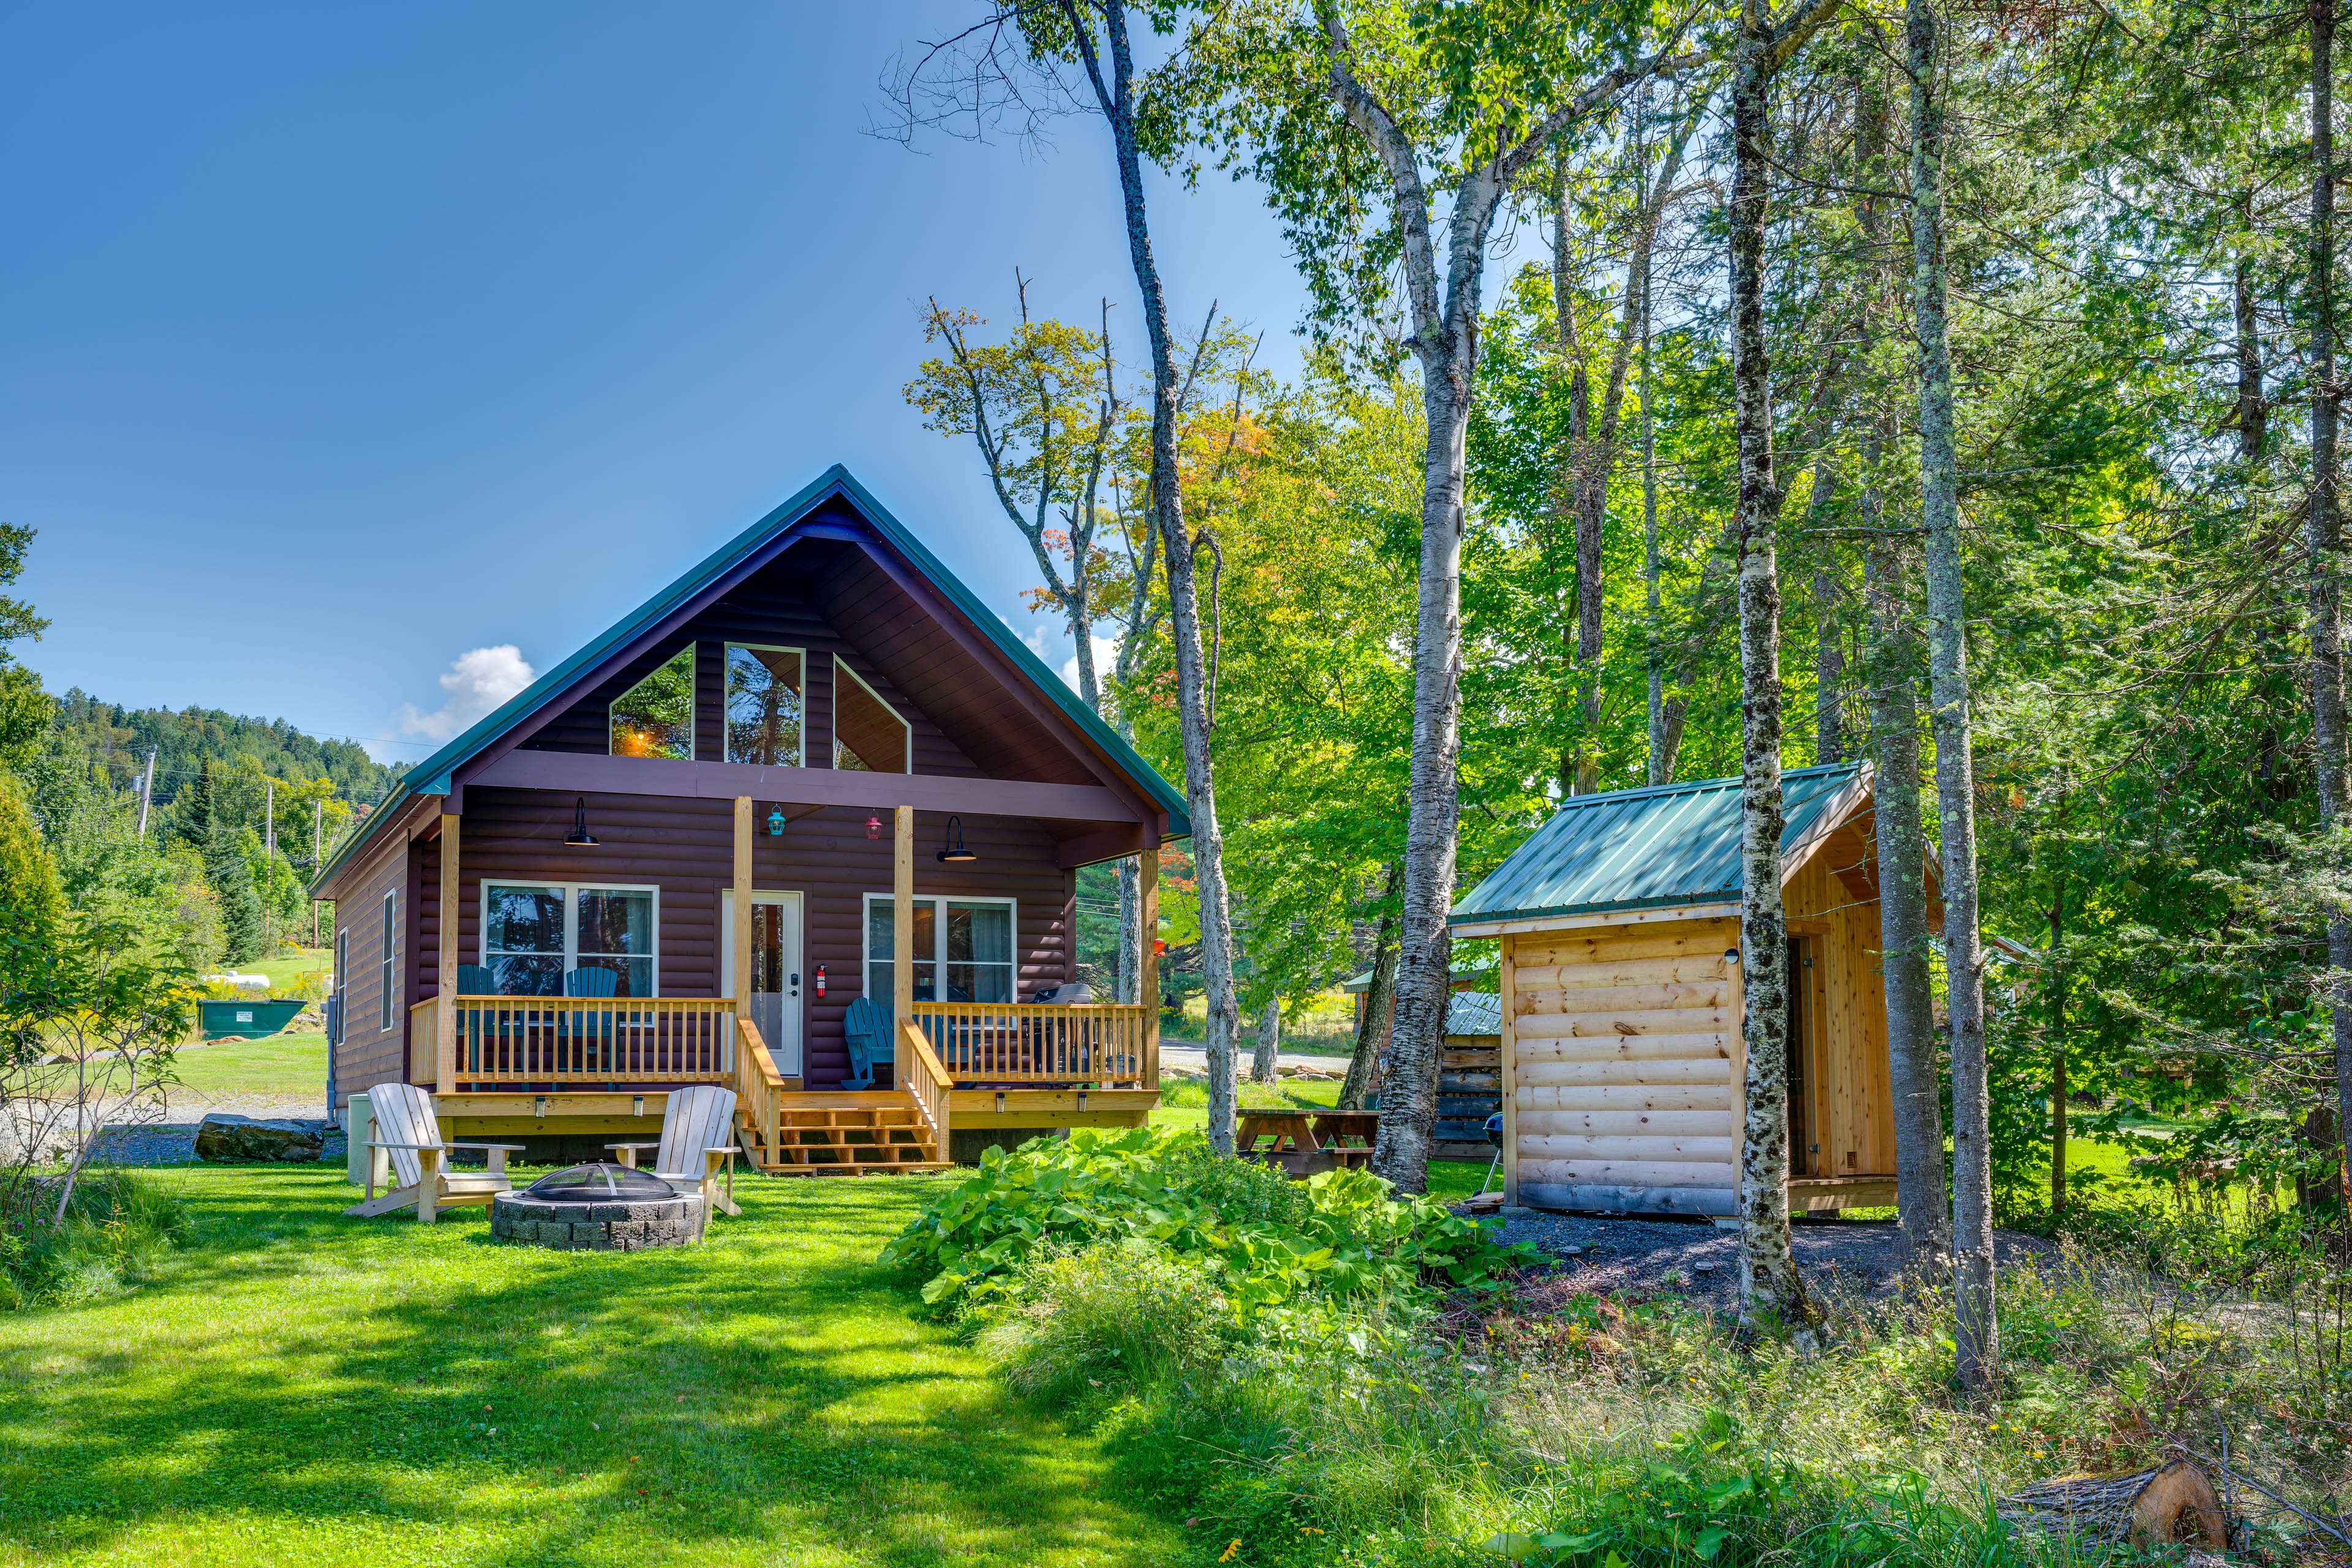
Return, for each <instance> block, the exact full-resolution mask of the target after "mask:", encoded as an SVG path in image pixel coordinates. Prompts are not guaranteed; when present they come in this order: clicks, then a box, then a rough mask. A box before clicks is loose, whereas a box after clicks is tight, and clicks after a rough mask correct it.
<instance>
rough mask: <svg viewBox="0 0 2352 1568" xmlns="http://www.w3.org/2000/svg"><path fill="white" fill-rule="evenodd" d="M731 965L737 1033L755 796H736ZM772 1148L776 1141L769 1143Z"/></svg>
mask: <svg viewBox="0 0 2352 1568" xmlns="http://www.w3.org/2000/svg"><path fill="white" fill-rule="evenodd" d="M727 952H728V967H729V968H730V969H732V970H733V971H734V972H735V1019H736V1025H735V1034H736V1037H737V1038H738V1040H739V1041H740V1038H741V1036H742V1032H743V1030H742V1024H743V1020H744V1019H747V1018H749V1017H750V1016H751V796H750V795H737V796H736V797H735V929H734V930H733V931H730V933H729V934H728V939H727ZM769 1146H770V1147H771V1148H772V1147H774V1145H773V1144H771V1145H769Z"/></svg>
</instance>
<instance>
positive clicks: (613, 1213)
mask: <svg viewBox="0 0 2352 1568" xmlns="http://www.w3.org/2000/svg"><path fill="white" fill-rule="evenodd" d="M708 1219H709V1214H708V1213H707V1212H706V1210H705V1208H704V1205H703V1202H702V1194H699V1193H681V1192H679V1191H677V1189H676V1188H674V1187H672V1186H671V1185H670V1184H668V1183H667V1182H665V1181H663V1180H662V1179H661V1178H660V1177H659V1176H656V1175H654V1174H652V1173H650V1172H646V1171H633V1170H631V1169H629V1168H628V1167H627V1166H625V1165H614V1164H608V1163H601V1162H600V1163H596V1164H593V1165H572V1166H570V1167H569V1168H567V1169H564V1170H561V1171H557V1172H555V1173H553V1174H551V1175H546V1176H541V1178H540V1179H539V1180H537V1181H535V1182H533V1183H532V1184H530V1186H528V1187H525V1188H524V1189H523V1190H522V1191H521V1192H519V1193H500V1194H499V1195H498V1196H497V1197H495V1198H493V1199H491V1200H490V1234H491V1235H492V1236H495V1237H499V1239H500V1240H502V1241H519V1242H525V1243H529V1244H530V1245H532V1246H537V1247H564V1248H570V1249H584V1250H588V1251H593V1252H635V1251H638V1250H640V1249H641V1248H644V1247H685V1246H688V1244H690V1243H693V1242H697V1241H700V1240H701V1239H702V1226H703V1224H704V1222H705V1221H706V1220H708Z"/></svg>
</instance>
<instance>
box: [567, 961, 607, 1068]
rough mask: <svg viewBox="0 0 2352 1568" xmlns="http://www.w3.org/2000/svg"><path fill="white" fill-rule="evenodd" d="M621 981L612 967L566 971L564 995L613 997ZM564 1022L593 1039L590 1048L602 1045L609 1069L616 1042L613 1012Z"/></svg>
mask: <svg viewBox="0 0 2352 1568" xmlns="http://www.w3.org/2000/svg"><path fill="white" fill-rule="evenodd" d="M620 984H621V977H620V976H619V975H618V974H615V973H613V972H612V971H611V970H609V969H602V968H598V969H572V970H567V971H566V972H565V973H564V976H563V994H565V995H566V996H592V997H604V996H610V995H612V994H614V992H615V991H616V990H617V989H618V988H619V986H620ZM563 1022H564V1025H565V1026H566V1028H567V1029H577V1030H579V1032H580V1037H581V1039H582V1040H583V1041H587V1042H591V1044H590V1046H589V1048H590V1049H591V1050H593V1049H594V1048H595V1047H596V1046H598V1045H601V1046H603V1047H604V1052H605V1056H606V1058H607V1060H606V1061H605V1062H604V1066H606V1067H608V1068H609V1067H610V1066H611V1062H610V1059H609V1058H610V1057H611V1054H612V1045H613V1015H612V1014H611V1013H610V1012H609V1011H607V1012H602V1013H596V1014H593V1015H591V1016H587V1017H584V1018H583V1017H580V1016H576V1015H573V1016H567V1017H566V1018H565V1019H564V1020H563ZM563 1032H564V1030H559V1031H558V1034H559V1036H561V1035H562V1033H563Z"/></svg>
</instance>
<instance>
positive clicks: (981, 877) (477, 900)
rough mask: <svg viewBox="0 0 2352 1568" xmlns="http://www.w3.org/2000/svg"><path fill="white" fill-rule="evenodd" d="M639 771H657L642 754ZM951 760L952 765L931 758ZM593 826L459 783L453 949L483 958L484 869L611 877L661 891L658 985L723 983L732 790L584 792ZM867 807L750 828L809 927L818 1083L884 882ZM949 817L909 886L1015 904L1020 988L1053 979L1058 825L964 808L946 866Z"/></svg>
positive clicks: (886, 874) (1064, 975)
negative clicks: (820, 971) (706, 795)
mask: <svg viewBox="0 0 2352 1568" xmlns="http://www.w3.org/2000/svg"><path fill="white" fill-rule="evenodd" d="M645 765H646V766H647V767H660V766H661V765H662V764H661V763H657V762H648V763H646V764H645ZM938 771H940V772H944V771H946V770H944V769H941V770H938ZM587 802H588V825H589V827H590V829H591V830H592V831H593V832H594V834H595V835H596V837H597V838H598V839H599V840H601V842H600V843H599V844H598V846H597V847H595V848H593V849H569V848H566V847H564V844H563V837H564V835H565V834H566V833H567V832H569V831H570V830H571V826H572V803H571V801H569V800H566V799H559V798H557V797H554V796H551V795H540V794H536V793H534V792H531V791H527V790H507V789H492V788H482V787H477V788H474V789H470V790H468V791H467V795H466V816H465V822H464V826H463V828H462V830H461V834H460V837H459V854H458V868H459V871H460V873H461V888H462V898H463V904H462V907H461V909H460V910H459V919H458V949H457V954H458V960H459V962H460V963H479V962H481V884H482V880H483V879H485V878H488V879H490V880H491V881H505V880H515V881H532V880H539V881H549V882H588V883H595V882H612V883H635V884H639V885H646V884H650V885H653V886H656V887H658V888H660V889H661V915H660V921H661V924H660V931H659V933H658V938H657V941H658V943H659V950H660V958H661V991H662V994H664V995H667V996H716V995H718V994H719V970H720V955H719V892H720V889H724V888H726V887H729V886H730V885H731V884H732V882H733V880H734V854H735V851H734V820H735V819H734V806H733V804H732V803H731V802H729V801H723V800H720V801H709V800H694V799H685V798H673V797H669V796H663V795H590V796H588V797H587ZM869 815H871V814H869V813H865V812H855V811H847V810H840V809H829V810H824V811H819V812H817V813H815V814H814V815H813V816H804V817H796V818H794V819H793V822H792V824H791V825H790V826H788V827H786V828H785V830H784V834H783V836H782V837H781V838H774V837H769V836H768V835H767V833H766V831H765V828H764V824H763V825H762V826H761V831H760V832H759V833H758V835H757V836H756V837H754V838H753V840H752V857H751V860H752V881H753V885H754V886H755V887H757V888H758V889H760V890H761V891H762V892H769V891H782V892H798V893H800V894H801V895H802V907H803V919H804V923H805V927H806V929H805V931H804V932H803V950H804V951H803V959H802V962H803V963H805V964H807V965H809V968H808V969H806V970H804V971H803V982H804V983H803V985H802V987H801V997H802V1005H803V1007H805V1008H806V1009H807V1011H806V1012H805V1013H804V1014H803V1020H802V1034H801V1038H802V1046H803V1056H802V1062H803V1080H804V1081H805V1082H806V1083H807V1085H808V1087H810V1088H811V1089H830V1088H835V1087H838V1086H839V1084H840V1082H841V1080H842V1079H843V1078H845V1077H846V1076H847V1073H848V1067H849V1057H848V1051H847V1048H846V1047H845V1044H844V1041H843V1036H842V1026H841V1021H842V1015H843V1013H844V1012H845V1011H846V1010H847V1008H848V1006H849V1004H850V1002H851V1001H852V1000H853V999H855V998H856V996H857V995H858V994H859V993H860V992H861V990H862V989H863V986H864V977H863V975H862V973H860V971H861V963H860V956H861V953H862V951H863V937H862V922H863V921H864V918H865V916H864V901H863V895H865V894H866V893H869V892H871V893H887V892H888V891H889V890H890V854H891V821H890V816H889V814H887V813H883V814H881V818H880V820H881V824H882V827H881V834H880V837H876V838H868V837H866V818H867V816H869ZM946 826H947V819H946V817H944V816H935V815H934V814H932V813H929V812H918V813H917V814H916V817H915V837H916V858H915V891H916V893H917V894H918V895H919V896H921V895H945V896H949V897H954V896H957V895H964V896H969V897H973V898H995V899H1003V898H1011V899H1016V900H1019V917H1020V931H1019V952H1020V963H1021V970H1020V973H1021V986H1022V994H1023V995H1024V996H1025V995H1027V994H1030V993H1031V992H1033V991H1034V990H1035V989H1036V988H1037V987H1039V986H1042V985H1055V984H1061V983H1062V982H1064V981H1065V980H1067V979H1069V978H1071V976H1072V975H1073V973H1075V965H1074V957H1075V955H1074V953H1073V952H1072V949H1071V942H1070V930H1071V921H1072V918H1073V915H1074V914H1075V907H1074V902H1073V900H1074V895H1075V889H1076V879H1075V878H1074V877H1073V876H1072V875H1071V874H1070V873H1067V872H1065V871H1063V870H1062V869H1060V868H1059V865H1058V863H1057V859H1056V851H1055V841H1054V839H1053V837H1051V836H1050V835H1049V834H1047V833H1046V832H1045V829H1043V828H1042V827H1040V826H1037V825H1036V824H1035V823H1034V822H1028V821H1023V820H1019V819H1016V818H1011V817H987V816H973V817H967V818H965V819H964V824H963V828H964V839H965V842H966V843H967V844H969V845H970V846H971V847H972V848H973V849H975V850H977V851H978V852H979V854H980V857H981V858H980V859H979V860H978V861H976V862H974V863H972V864H970V865H965V866H959V867H950V866H942V865H940V864H939V863H938V862H937V861H936V860H934V859H933V858H932V851H934V850H936V849H937V848H938V847H939V846H940V842H941V835H942V834H943V832H944V830H945V828H946ZM417 851H418V861H419V865H420V868H421V869H422V873H423V874H422V875H421V876H420V877H419V878H418V881H419V882H420V883H421V887H420V889H419V892H418V896H417V900H416V903H417V906H418V910H419V920H418V922H417V923H418V927H419V935H418V939H417V952H416V957H415V962H414V963H412V964H411V965H410V966H409V969H410V973H412V974H415V975H421V977H422V984H423V990H422V993H421V994H423V995H427V996H429V995H432V994H434V990H435V983H436V977H437V975H438V973H439V964H440V956H441V955H440V933H441V910H440V880H439V871H438V868H439V864H440V861H439V854H440V847H439V845H438V844H437V843H429V842H428V843H422V844H419V845H418V846H417ZM819 963H822V964H824V966H825V969H826V995H825V998H824V1001H822V1002H819V1001H817V1000H816V999H815V997H814V994H813V991H814V986H813V984H812V983H813V982H814V978H815V965H817V964H819Z"/></svg>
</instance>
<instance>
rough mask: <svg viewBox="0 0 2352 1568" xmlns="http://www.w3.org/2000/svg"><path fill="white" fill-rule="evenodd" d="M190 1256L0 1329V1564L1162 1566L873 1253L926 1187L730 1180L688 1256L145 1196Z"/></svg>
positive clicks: (459, 1219) (183, 1186)
mask: <svg viewBox="0 0 2352 1568" xmlns="http://www.w3.org/2000/svg"><path fill="white" fill-rule="evenodd" d="M156 1179H157V1180H158V1181H159V1182H162V1183H164V1184H168V1185H169V1186H170V1187H171V1188H173V1190H174V1191H176V1192H177V1193H178V1194H180V1195H181V1196H182V1198H183V1199H184V1201H185V1203H186V1205H188V1208H189V1210H190V1212H191V1214H192V1215H193V1226H192V1233H191V1235H190V1237H189V1238H188V1239H187V1241H186V1242H185V1244H184V1249H183V1251H182V1252H181V1253H180V1254H179V1255H178V1256H177V1257H176V1258H174V1259H173V1261H172V1262H171V1263H170V1264H169V1265H168V1266H167V1269H166V1272H165V1273H164V1276H163V1279H161V1280H160V1281H159V1282H157V1283H154V1284H151V1285H149V1286H147V1287H145V1288H143V1289H140V1290H138V1291H135V1292H133V1293H131V1294H129V1295H125V1296H121V1297H118V1298H116V1299H114V1300H110V1301H108V1302H105V1303H102V1304H97V1305H90V1306H83V1307H76V1308H68V1309H59V1310H52V1311H47V1312H38V1313H26V1314H21V1315H16V1316H11V1317H0V1563H5V1564H18V1563H23V1564H32V1563H39V1564H43V1565H49V1564H85V1563H87V1564H100V1563H135V1564H149V1563H173V1564H175V1565H185V1568H202V1565H206V1564H222V1565H232V1564H233V1565H235V1568H270V1565H274V1564H287V1565H289V1568H290V1565H294V1564H302V1565H304V1568H310V1565H329V1564H346V1563H348V1564H368V1565H371V1568H373V1565H376V1564H387V1563H430V1564H471V1563H481V1564H500V1565H505V1564H515V1565H521V1564H534V1565H537V1564H546V1565H550V1568H573V1565H577V1568H590V1565H592V1564H593V1565H594V1568H607V1565H614V1564H620V1565H627V1564H670V1563H678V1564H685V1563H693V1564H696V1565H698V1568H703V1565H725V1564H739V1563H740V1564H745V1565H747V1568H749V1565H757V1568H770V1565H780V1568H789V1565H793V1564H803V1563H827V1564H848V1565H854V1568H865V1565H869V1564H873V1565H880V1564H892V1565H895V1564H908V1565H915V1564H920V1565H922V1568H932V1565H933V1564H936V1563H940V1562H942V1561H948V1562H954V1563H960V1564H963V1563H970V1564H1005V1565H1008V1568H1010V1565H1013V1564H1021V1565H1024V1568H1025V1565H1029V1564H1055V1565H1062V1568H1079V1565H1087V1564H1112V1563H1118V1564H1127V1563H1156V1562H1163V1561H1168V1560H1171V1558H1172V1557H1173V1556H1174V1555H1175V1554H1176V1553H1177V1552H1178V1551H1179V1550H1180V1549H1181V1541H1180V1539H1179V1538H1178V1536H1177V1534H1176V1532H1175V1531H1174V1528H1173V1526H1172V1524H1171V1522H1170V1521H1165V1520H1162V1519H1160V1518H1157V1517H1154V1516H1152V1515H1151V1514H1150V1513H1149V1512H1148V1511H1144V1510H1140V1509H1139V1508H1137V1507H1134V1506H1130V1505H1129V1504H1128V1503H1125V1502H1122V1501H1121V1500H1118V1497H1117V1496H1115V1495H1114V1494H1113V1491H1112V1489H1111V1488H1109V1487H1108V1485H1107V1480H1108V1465H1107V1461H1106V1459H1105V1458H1104V1456H1103V1453H1102V1450H1101V1449H1100V1447H1098V1446H1097V1443H1096V1442H1095V1441H1094V1440H1093V1439H1092V1438H1090V1437H1088V1436H1084V1435H1076V1434H1072V1433H1070V1432H1068V1431H1066V1429H1065V1428H1064V1426H1063V1425H1062V1423H1061V1422H1059V1421H1058V1420H1056V1419H1055V1418H1053V1417H1052V1416H1050V1415H1045V1414H1044V1413H1042V1412H1040V1411H1038V1410H1037V1409H1035V1408H1034V1406H1025V1405H1021V1404H1018V1403H1016V1402H1015V1401H1014V1400H1013V1398H1012V1397H1011V1396H1010V1395H1009V1394H1006V1393H1005V1392H1004V1389H1003V1382H1002V1379H1001V1378H1000V1377H999V1376H997V1375H996V1374H995V1373H993V1372H992V1371H991V1369H990V1368H989V1367H988V1366H987V1365H986V1364H985V1363H983V1362H982V1359H981V1358H980V1357H978V1356H977V1355H975V1354H974V1353H972V1352H971V1351H970V1350H968V1349H966V1348H963V1347H961V1346H959V1345H957V1344H956V1343H954V1342H952V1340H951V1338H950V1334H949V1333H948V1331H945V1330H943V1329H940V1328H937V1327H933V1326H928V1325H926V1324H924V1323H922V1322H921V1321H919V1320H918V1319H917V1318H916V1317H914V1316H913V1315H912V1313H911V1312H910V1310H909V1309H910V1307H911V1306H912V1305H913V1303H912V1300H911V1297H910V1295H909V1294H908V1292H906V1291H904V1290H902V1289H898V1288H896V1287H895V1286H894V1285H892V1284H891V1283H890V1282H888V1281H887V1280H884V1279H880V1278H879V1277H877V1275H876V1273H875V1272H874V1270H873V1268H872V1265H871V1260H872V1258H873V1257H874V1255H875V1252H876V1251H877V1248H878V1247H880V1245H881V1243H882V1242H883V1240H885V1239H886V1238H887V1237H888V1236H890V1235H891V1234H892V1233H894V1232H895V1231H896V1230H897V1229H898V1227H899V1226H900V1225H901V1224H902V1223H903V1222H904V1221H905V1219H906V1218H907V1217H908V1215H910V1214H911V1213H912V1212H913V1211H914V1209H915V1207H916V1206H917V1205H918V1204H919V1202H920V1200H921V1199H922V1198H923V1197H924V1196H925V1195H927V1194H929V1192H931V1191H932V1190H934V1188H935V1185H936V1184H935V1183H932V1182H929V1181H923V1180H917V1179H911V1178H898V1179H887V1180H868V1181H846V1180H844V1181H809V1182H784V1181H769V1180H751V1181H747V1182H743V1183H741V1184H739V1186H738V1189H737V1190H738V1194H739V1195H740V1198H741V1200H742V1202H743V1205H744V1217H743V1218H741V1219H740V1220H725V1221H721V1222H720V1223H719V1225H718V1226H716V1227H715V1229H714V1232H713V1237H712V1239H711V1240H710V1241H709V1244H707V1245H706V1246H704V1247H699V1248H693V1249H686V1250H680V1251H675V1252H657V1253H641V1254H589V1253H576V1254H575V1253H554V1252H545V1251H541V1250H538V1249H535V1248H523V1247H504V1246H500V1245H499V1244H497V1243H494V1242H492V1241H491V1240H490V1239H489V1237H488V1226H487V1224H486V1223H485V1220H484V1217H483V1213H482V1211H481V1210H479V1209H474V1210H464V1211H458V1212H457V1214H455V1215H449V1216H446V1217H445V1218H444V1219H443V1220H442V1222H441V1223H440V1224H438V1225H436V1226H431V1227H429V1228H427V1227H423V1226H417V1225H415V1223H414V1222H412V1221H405V1220H377V1221H358V1220H345V1219H342V1218H341V1217H340V1216H339V1213H338V1211H339V1210H340V1209H341V1207H342V1206H343V1205H346V1204H348V1203H349V1202H351V1201H352V1197H353V1195H354V1194H353V1193H352V1190H351V1189H349V1188H347V1187H345V1186H344V1185H343V1184H341V1182H340V1181H338V1180H336V1179H335V1178H334V1175H333V1174H332V1173H330V1172H327V1171H323V1170H320V1169H317V1168H311V1169H305V1170H299V1171H287V1170H277V1169H268V1168H238V1169H234V1170H219V1171H213V1170H201V1169H173V1170H168V1171H163V1172H159V1173H157V1175H156Z"/></svg>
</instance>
